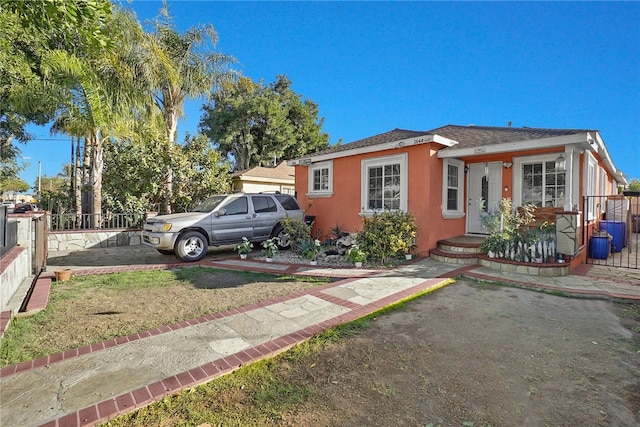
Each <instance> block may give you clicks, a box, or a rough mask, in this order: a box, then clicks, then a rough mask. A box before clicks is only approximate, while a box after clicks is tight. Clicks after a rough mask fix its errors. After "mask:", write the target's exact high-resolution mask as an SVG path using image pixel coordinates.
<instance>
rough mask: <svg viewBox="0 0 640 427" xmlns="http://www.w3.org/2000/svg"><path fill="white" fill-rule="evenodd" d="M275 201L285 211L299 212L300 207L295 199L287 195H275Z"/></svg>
mask: <svg viewBox="0 0 640 427" xmlns="http://www.w3.org/2000/svg"><path fill="white" fill-rule="evenodd" d="M276 199H278V201H279V202H280V204H281V205H282V207H283V208H284V210H286V211H297V210H300V206H299V205H298V202H297V201H296V199H294V198H293V197H291V196H289V195H287V194H276Z"/></svg>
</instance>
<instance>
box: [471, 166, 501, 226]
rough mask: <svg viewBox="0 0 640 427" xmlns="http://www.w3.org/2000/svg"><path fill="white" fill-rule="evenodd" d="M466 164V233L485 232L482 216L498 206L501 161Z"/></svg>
mask: <svg viewBox="0 0 640 427" xmlns="http://www.w3.org/2000/svg"><path fill="white" fill-rule="evenodd" d="M468 166H469V170H468V172H467V233H474V234H476V233H477V234H486V230H485V229H484V228H483V227H482V217H483V216H485V215H487V213H488V212H493V211H495V210H496V209H498V208H499V207H500V196H501V194H502V192H501V190H502V163H500V162H493V163H474V164H470V165H468Z"/></svg>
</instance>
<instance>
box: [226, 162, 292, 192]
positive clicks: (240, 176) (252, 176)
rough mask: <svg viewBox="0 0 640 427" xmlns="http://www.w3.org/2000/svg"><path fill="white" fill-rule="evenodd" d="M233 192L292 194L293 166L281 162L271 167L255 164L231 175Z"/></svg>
mask: <svg viewBox="0 0 640 427" xmlns="http://www.w3.org/2000/svg"><path fill="white" fill-rule="evenodd" d="M232 180H233V181H232V182H233V184H232V187H233V191H234V192H240V191H243V192H245V193H260V192H275V191H279V192H281V193H283V194H294V191H295V179H294V167H293V166H289V165H287V162H286V161H283V162H281V163H280V164H279V165H277V166H276V167H273V168H267V167H263V166H257V167H255V168H252V169H247V170H244V171H240V172H235V173H234V174H233V175H232Z"/></svg>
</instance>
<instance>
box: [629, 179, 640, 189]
mask: <svg viewBox="0 0 640 427" xmlns="http://www.w3.org/2000/svg"><path fill="white" fill-rule="evenodd" d="M629 190H631V191H640V179H638V178H631V180H630V181H629Z"/></svg>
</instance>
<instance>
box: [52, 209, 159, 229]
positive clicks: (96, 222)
mask: <svg viewBox="0 0 640 427" xmlns="http://www.w3.org/2000/svg"><path fill="white" fill-rule="evenodd" d="M146 217H147V215H146V214H144V213H106V214H81V215H76V214H48V215H47V221H48V223H49V230H50V231H70V230H106V229H126V228H134V229H140V228H142V225H143V224H144V221H145V219H146Z"/></svg>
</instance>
